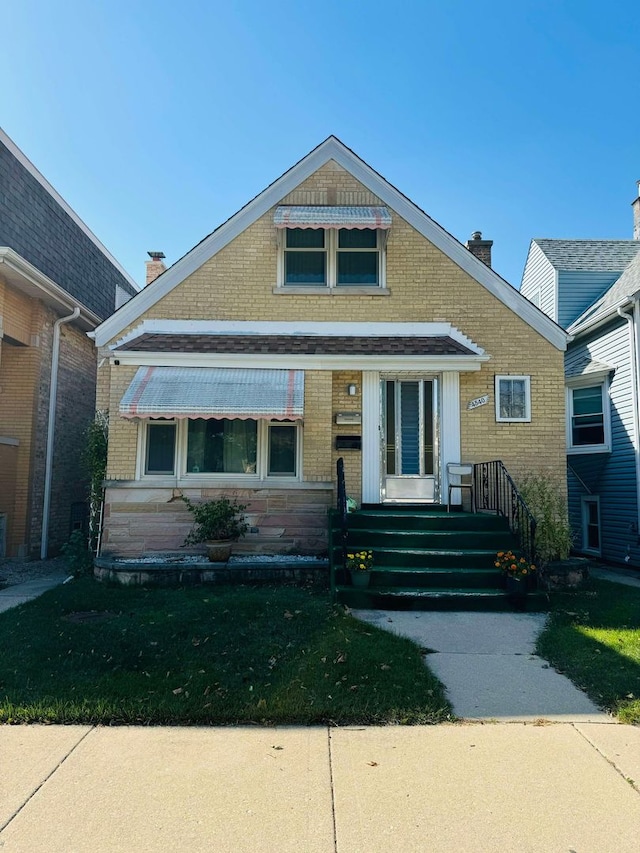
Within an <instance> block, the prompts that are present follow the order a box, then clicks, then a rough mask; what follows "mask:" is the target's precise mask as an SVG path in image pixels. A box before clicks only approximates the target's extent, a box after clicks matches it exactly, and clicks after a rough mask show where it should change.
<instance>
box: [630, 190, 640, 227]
mask: <svg viewBox="0 0 640 853" xmlns="http://www.w3.org/2000/svg"><path fill="white" fill-rule="evenodd" d="M636 184H637V185H638V195H637V197H636V198H634V200H633V201H632V202H631V207H632V208H633V239H634V240H640V181H636Z"/></svg>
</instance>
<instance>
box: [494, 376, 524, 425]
mask: <svg viewBox="0 0 640 853" xmlns="http://www.w3.org/2000/svg"><path fill="white" fill-rule="evenodd" d="M495 394H496V421H498V422H507V423H511V422H515V423H518V422H520V423H528V422H529V421H530V420H531V377H529V376H496V387H495Z"/></svg>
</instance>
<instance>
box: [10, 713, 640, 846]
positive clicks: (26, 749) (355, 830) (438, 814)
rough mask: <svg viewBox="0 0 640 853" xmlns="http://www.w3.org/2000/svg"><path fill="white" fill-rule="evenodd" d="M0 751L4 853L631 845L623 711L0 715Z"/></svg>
mask: <svg viewBox="0 0 640 853" xmlns="http://www.w3.org/2000/svg"><path fill="white" fill-rule="evenodd" d="M0 756H2V758H1V764H0V766H1V773H0V827H1V829H0V850H2V853H84V851H87V852H88V851H91V853H94V851H96V850H100V851H101V853H146V852H147V851H149V852H150V853H151V851H162V853H174V851H175V853H178V851H180V853H182V851H189V853H199V852H200V851H202V853H212V851H214V853H245V851H246V853H289V851H291V853H294V851H295V853H330V852H331V851H334V853H335V851H337V853H378V851H380V853H389V851H393V853H414V851H420V853H423V851H429V852H430V851H433V853H448V851H452V853H453V851H455V853H466V851H468V853H485V851H487V853H504V851H508V853H511V851H518V853H522V851H527V853H554V851H560V853H569V851H576V853H632V851H633V853H637V850H638V849H639V831H640V791H639V789H638V782H637V780H640V729H638V728H633V727H629V726H612V725H600V724H594V723H583V724H578V725H547V726H534V725H525V724H510V725H480V724H475V725H441V726H433V727H420V726H418V727H392V726H389V727H386V728H363V729H357V728H345V729H334V728H332V729H327V728H326V727H314V728H301V727H295V728H125V727H123V728H93V727H88V726H69V727H59V726H50V727H49V726H16V727H11V726H4V727H0ZM632 779H633V780H636V781H635V782H632V781H631V780H632Z"/></svg>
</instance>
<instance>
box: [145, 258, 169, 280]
mask: <svg viewBox="0 0 640 853" xmlns="http://www.w3.org/2000/svg"><path fill="white" fill-rule="evenodd" d="M147 255H149V257H150V258H151V260H150V261H147V262H146V266H147V280H146V281H145V286H146V285H147V284H151V282H152V281H155V280H156V279H157V278H158V276H159V275H162V273H163V272H164V271H165V270H166V268H167V267H166V266H165V264H164V262H163V260H162V259H163V258H164V257H165V254H164V252H147Z"/></svg>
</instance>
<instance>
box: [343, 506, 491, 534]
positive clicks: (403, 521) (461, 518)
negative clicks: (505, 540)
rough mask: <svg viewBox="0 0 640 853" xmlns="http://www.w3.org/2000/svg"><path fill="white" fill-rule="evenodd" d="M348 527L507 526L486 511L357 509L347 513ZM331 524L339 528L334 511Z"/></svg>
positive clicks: (432, 528) (439, 527) (404, 528)
mask: <svg viewBox="0 0 640 853" xmlns="http://www.w3.org/2000/svg"><path fill="white" fill-rule="evenodd" d="M348 525H349V529H350V530H358V529H362V528H364V529H371V528H384V529H385V530H394V529H395V530H420V531H422V530H439V531H446V530H461V529H462V530H482V531H489V530H497V531H505V530H506V529H507V527H506V524H505V520H504V518H501V517H500V516H499V515H493V514H491V515H490V514H489V513H470V512H469V513H462V512H446V511H445V512H435V511H432V512H424V513H420V512H415V511H413V512H399V511H394V512H391V511H388V510H387V511H375V510H368V511H366V512H364V511H359V512H355V513H349V515H348ZM332 526H333V527H334V528H335V529H339V528H340V520H339V516H338V514H337V513H335V512H334V513H333V514H332Z"/></svg>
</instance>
